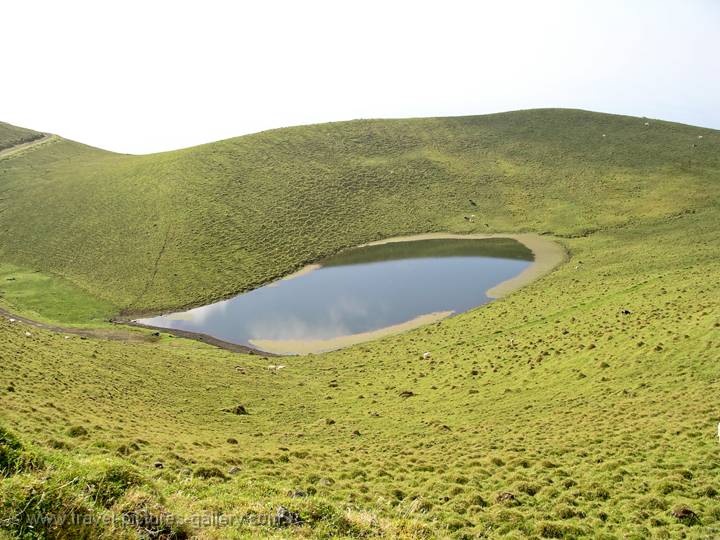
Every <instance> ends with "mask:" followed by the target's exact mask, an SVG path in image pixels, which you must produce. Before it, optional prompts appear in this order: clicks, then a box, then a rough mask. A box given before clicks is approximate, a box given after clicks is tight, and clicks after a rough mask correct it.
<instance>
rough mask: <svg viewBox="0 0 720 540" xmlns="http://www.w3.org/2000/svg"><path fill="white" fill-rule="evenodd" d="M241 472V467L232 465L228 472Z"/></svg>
mask: <svg viewBox="0 0 720 540" xmlns="http://www.w3.org/2000/svg"><path fill="white" fill-rule="evenodd" d="M239 472H240V467H230V470H229V471H228V474H237V473H239Z"/></svg>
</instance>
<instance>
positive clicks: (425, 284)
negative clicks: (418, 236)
mask: <svg viewBox="0 0 720 540" xmlns="http://www.w3.org/2000/svg"><path fill="white" fill-rule="evenodd" d="M532 261H533V254H532V252H531V251H530V249H528V248H527V247H526V246H524V245H523V244H521V243H520V242H517V241H516V240H512V239H507V238H491V239H481V240H476V239H472V240H467V239H431V240H416V241H404V242H391V243H387V244H380V245H372V246H365V247H359V248H354V249H350V250H347V251H344V252H342V253H340V254H339V255H336V256H334V257H331V258H328V259H326V260H323V261H320V263H319V265H320V267H319V268H316V269H313V270H310V271H308V272H304V273H300V274H299V275H297V276H296V277H292V278H291V279H283V280H280V281H277V282H275V283H271V284H269V285H266V286H263V287H260V288H258V289H255V290H253V291H250V292H247V293H243V294H240V295H238V296H236V297H234V298H230V299H228V300H224V301H221V302H216V303H214V304H209V305H207V306H202V307H199V308H195V309H191V310H189V311H185V312H181V313H173V314H169V315H162V316H158V317H152V318H147V319H140V320H139V321H138V322H140V323H143V324H147V325H151V326H157V327H162V328H168V329H180V330H185V331H191V332H198V333H203V334H208V335H210V336H213V337H215V338H218V339H222V340H224V341H229V342H231V343H237V344H241V345H249V346H254V347H256V348H258V349H261V350H266V351H270V352H282V353H302V352H319V351H322V350H330V349H334V348H339V347H341V346H344V345H347V344H349V343H353V342H357V341H363V340H365V339H372V338H373V337H376V336H377V335H380V334H382V332H383V329H389V330H388V331H390V332H392V331H400V330H403V329H405V328H408V327H412V326H414V325H417V323H426V322H429V321H432V320H435V319H438V318H441V317H444V316H447V315H449V314H454V313H460V312H463V311H467V310H468V309H471V308H473V307H475V306H479V305H481V304H484V303H486V302H488V301H490V300H491V299H490V298H489V297H488V296H487V291H488V290H489V289H491V288H493V287H494V286H496V285H498V284H499V283H502V282H503V281H506V280H508V279H511V278H513V277H515V276H516V275H518V274H519V273H520V272H522V271H523V270H524V269H525V268H527V267H528V266H529V265H530V264H531V263H532Z"/></svg>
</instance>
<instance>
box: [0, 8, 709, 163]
mask: <svg viewBox="0 0 720 540" xmlns="http://www.w3.org/2000/svg"><path fill="white" fill-rule="evenodd" d="M200 6H201V5H200V4H198V3H194V2H174V3H171V2H157V3H153V4H152V5H149V6H147V5H143V4H142V3H141V2H137V1H134V0H133V1H130V2H123V3H119V2H108V3H103V4H102V5H99V4H94V3H92V2H86V1H82V2H80V1H75V2H71V3H69V4H63V5H59V4H54V3H51V2H46V1H41V2H37V3H33V4H32V5H28V4H10V5H8V6H6V7H5V20H6V21H7V24H6V25H5V28H4V29H3V34H2V35H1V36H0V45H2V47H3V50H5V51H13V52H12V54H9V55H7V58H5V59H4V60H5V62H4V63H5V66H4V73H5V75H6V80H7V81H9V82H10V84H6V85H4V86H3V87H2V91H1V93H0V96H1V97H2V99H0V121H3V122H9V123H11V124H15V125H19V126H23V127H28V128H32V129H36V130H39V131H47V132H52V133H57V134H59V135H62V136H63V137H66V138H69V139H74V140H77V141H80V142H83V143H86V144H90V145H93V146H98V147H101V148H106V149H108V150H113V151H117V152H128V153H149V152H157V151H164V150H172V149H177V148H182V147H187V146H193V145H196V144H202V143H206V142H211V141H214V140H219V139H225V138H229V137H235V136H239V135H244V134H248V133H254V132H258V131H263V130H267V129H274V128H280V127H285V126H291V125H300V124H313V123H320V122H329V121H342V120H351V119H357V118H409V117H434V116H466V115H478V114H491V113H497V112H505V111H512V110H521V109H533V108H572V109H586V110H592V111H598V112H606V113H612V114H624V115H632V116H646V117H650V118H658V119H661V120H668V121H673V122H681V123H685V124H692V125H697V126H701V127H707V128H713V129H720V107H718V105H719V104H720V98H719V96H720V58H718V55H717V54H716V53H717V51H718V50H720V33H718V32H717V31H716V29H717V28H718V24H719V23H720V4H718V3H716V2H712V1H711V0H694V1H691V2H674V1H655V2H652V1H648V0H641V1H638V2H633V3H632V4H629V5H628V4H626V3H623V2H620V1H610V2H604V3H602V4H597V5H588V4H584V3H578V2H572V1H565V0H563V1H555V2H550V3H543V4H542V5H541V4H538V3H533V2H526V1H518V0H516V1H512V2H502V3H499V2H472V3H471V2H449V3H447V2H446V3H443V4H442V5H441V4H438V3H432V2H412V3H405V2H398V3H393V4H391V5H386V4H383V3H381V2H362V3H358V2H351V3H345V4H335V3H331V2H313V3H309V4H306V5H298V4H294V3H289V2H281V1H274V2H265V3H263V4H262V5H237V4H234V3H230V2H210V3H207V2H205V3H203V4H202V9H200ZM208 6H209V7H210V9H208ZM38 14H42V15H43V16H42V17H38V16H37V15H38ZM60 20H62V21H63V22H64V24H63V25H62V26H60V25H58V24H57V21H60ZM58 81H62V83H59V82H58Z"/></svg>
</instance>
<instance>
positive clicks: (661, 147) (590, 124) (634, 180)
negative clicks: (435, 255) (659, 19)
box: [0, 110, 720, 538]
mask: <svg viewBox="0 0 720 540" xmlns="http://www.w3.org/2000/svg"><path fill="white" fill-rule="evenodd" d="M645 122H646V121H645V120H642V119H637V118H628V117H616V116H609V115H601V114H595V113H587V112H583V111H557V110H542V111H523V112H518V113H506V114H500V115H490V116H485V117H473V118H453V119H418V120H402V121H358V122H349V123H340V124H328V125H320V126H306V127H300V128H291V129H288V130H277V131H271V132H267V133H262V134H258V135H253V136H249V137H241V138H238V139H232V140H229V141H222V142H219V143H213V144H210V145H205V146H201V147H197V148H191V149H186V150H180V151H177V152H170V153H165V154H158V155H151V156H120V155H116V154H111V153H107V152H103V151H100V150H96V149H92V148H89V147H86V146H83V145H80V144H77V143H73V142H69V141H63V140H54V141H53V142H48V143H47V144H44V145H43V146H41V147H37V148H35V149H34V150H32V151H28V152H24V153H22V154H17V155H15V156H14V157H12V158H11V159H4V160H0V189H2V190H3V192H4V193H6V194H5V195H3V198H4V199H5V200H3V201H2V203H3V205H4V206H3V208H4V210H3V211H2V212H0V220H1V221H0V223H1V226H2V230H3V235H2V237H1V238H0V246H2V248H1V249H2V256H3V261H4V262H3V264H11V265H14V267H15V268H16V269H21V268H24V269H26V272H28V273H27V274H23V273H20V272H19V270H18V272H16V273H17V275H18V276H19V277H18V279H17V280H16V281H9V282H7V283H6V284H4V285H3V286H2V289H3V291H5V292H6V293H7V291H12V290H13V289H12V287H14V286H15V285H13V284H15V283H17V281H21V282H22V281H23V280H25V279H29V278H27V277H23V276H27V275H30V274H32V270H41V272H40V274H42V275H46V276H47V278H48V279H49V280H53V279H57V280H59V281H58V282H59V283H62V285H63V287H65V289H62V290H63V291H64V292H63V293H62V294H60V295H58V294H54V295H47V294H45V293H42V291H47V289H42V290H41V292H40V293H38V294H37V295H35V296H34V297H33V300H32V302H33V309H36V310H37V311H38V312H40V313H42V312H44V311H45V312H50V311H52V312H53V313H54V314H55V315H54V316H55V317H56V318H62V317H63V316H66V315H65V314H64V310H63V306H64V305H68V302H66V303H65V304H63V301H60V300H57V298H58V296H61V297H62V298H66V297H67V295H69V296H71V297H73V298H80V300H77V301H76V302H74V303H72V302H71V303H70V304H72V305H76V304H77V305H79V306H81V307H86V306H88V305H90V301H91V300H90V299H92V301H93V302H96V303H95V304H94V306H95V307H94V311H93V312H94V313H101V312H111V311H112V310H114V309H123V308H124V309H157V308H160V307H163V306H176V305H180V304H184V303H195V302H201V301H203V300H205V299H207V298H215V297H218V296H223V295H226V294H229V293H231V292H233V291H235V290H239V289H242V288H245V287H249V286H252V284H254V283H257V282H261V281H264V280H267V279H269V278H270V277H273V276H275V275H277V274H279V273H283V272H286V271H289V270H291V269H293V268H295V267H296V266H298V265H300V264H302V263H303V262H305V261H307V260H311V259H314V258H316V257H317V256H320V255H325V254H328V253H330V252H332V251H334V250H337V249H338V248H340V247H342V246H346V245H352V244H356V243H361V242H365V241H368V240H372V239H376V238H378V237H379V236H394V235H398V234H403V233H410V232H427V231H433V230H449V231H452V232H485V231H488V230H497V231H521V230H527V231H534V232H551V233H552V234H554V235H555V236H556V237H557V238H558V240H559V241H560V242H562V243H563V245H564V246H565V247H566V248H567V249H568V250H569V252H570V253H571V255H572V259H571V261H570V262H569V263H568V264H565V265H564V266H562V267H560V268H558V269H557V270H556V271H555V272H553V273H552V274H550V275H548V276H546V277H544V278H542V279H541V280H539V281H537V282H534V283H532V284H530V285H529V286H527V287H525V288H523V289H521V290H519V291H517V292H515V293H513V294H512V295H510V296H509V297H507V298H505V299H503V300H500V301H497V302H493V303H491V304H489V305H487V306H484V307H482V308H479V309H476V310H473V311H470V312H468V313H465V314H462V315H460V316H458V317H455V318H452V319H448V320H445V321H442V322H440V323H438V324H434V325H431V326H428V327H425V328H421V329H418V330H416V331H413V332H410V333H407V334H403V335H398V336H394V337H390V338H386V339H383V340H380V341H377V342H372V343H367V344H364V345H361V346H355V347H352V348H349V349H346V350H342V351H337V352H334V353H329V354H324V355H318V356H311V357H304V358H287V359H283V364H285V366H286V367H285V368H284V369H282V370H280V371H276V370H269V369H267V366H268V364H271V363H274V362H273V361H271V360H269V359H263V358H259V357H253V356H243V355H233V354H231V353H229V352H227V351H223V350H218V349H214V348H211V347H208V346H206V345H203V344H200V343H196V342H192V341H187V340H182V339H174V338H169V337H167V336H163V337H162V338H161V339H160V340H158V341H157V342H155V343H141V342H132V343H123V342H117V341H102V340H92V339H89V340H83V339H81V338H78V337H74V336H73V337H69V339H66V338H65V336H63V335H60V334H56V333H50V332H45V331H42V330H36V329H28V328H27V327H26V326H24V325H19V324H18V323H17V322H15V323H11V322H9V321H7V320H6V319H4V318H3V319H2V320H0V356H1V357H2V360H3V361H2V362H0V377H1V378H2V379H1V380H2V381H3V384H2V385H0V405H1V406H0V422H2V423H4V424H5V425H6V426H7V427H9V428H11V429H12V430H14V431H15V432H17V434H19V436H20V439H21V442H20V443H17V444H16V443H13V442H12V441H10V439H9V438H8V437H5V436H4V435H3V433H0V468H1V472H2V474H3V475H5V476H7V478H5V479H4V480H2V481H0V517H1V516H14V518H13V519H6V520H4V521H3V520H2V519H0V531H1V530H2V529H3V528H4V529H6V530H7V531H8V532H9V534H12V535H21V534H28V535H29V536H30V537H33V535H35V536H37V535H38V534H40V533H38V532H37V531H41V532H42V534H45V535H47V536H50V537H53V536H55V537H61V535H62V534H64V535H65V537H79V536H81V534H86V536H89V537H102V536H104V537H106V538H117V537H122V536H123V535H125V536H127V537H137V536H138V535H139V534H140V533H139V532H138V531H139V528H138V527H133V526H131V525H127V526H125V525H123V526H122V527H120V528H119V529H113V528H111V527H110V528H108V527H107V526H101V525H97V524H95V525H88V526H82V525H74V524H72V523H68V522H65V523H63V524H62V525H57V524H51V525H47V524H46V525H45V526H44V528H38V526H37V524H35V525H34V527H35V528H34V529H30V528H29V526H30V525H31V524H32V518H33V516H36V515H37V514H38V513H39V514H43V515H44V514H45V513H47V512H48V511H53V510H52V509H55V511H61V510H68V509H74V510H77V511H80V512H81V513H87V514H90V515H93V516H96V517H97V516H101V515H103V514H106V513H107V512H112V513H114V514H115V515H135V516H137V515H150V516H153V515H154V516H160V515H162V511H163V509H164V510H169V511H172V512H174V513H175V514H176V515H178V516H181V517H184V518H189V517H191V516H205V517H206V518H207V517H208V516H209V515H211V514H212V515H217V514H223V515H225V516H235V517H237V518H242V519H243V521H242V522H241V523H238V522H236V523H235V525H233V526H229V525H227V524H223V523H219V522H217V521H214V522H212V523H211V524H208V523H205V524H203V523H200V524H199V523H197V521H191V523H190V524H188V525H187V528H188V530H192V532H194V533H196V534H198V535H199V536H200V537H202V538H217V537H221V538H255V537H258V536H267V537H291V536H299V537H303V536H312V537H330V536H333V537H374V536H381V535H384V536H385V537H390V538H392V537H400V538H438V537H439V538H446V537H454V538H473V537H493V538H494V537H508V538H563V537H564V538H581V537H586V538H648V537H657V538H680V537H686V538H704V537H707V536H708V535H710V534H711V533H712V531H713V529H714V528H716V527H718V526H720V499H719V498H718V493H719V492H720V484H718V478H720V447H719V446H718V441H717V422H718V419H719V418H718V414H719V413H718V411H720V367H719V366H718V363H717V359H718V354H719V353H720V318H719V317H718V313H720V295H718V294H717V293H718V291H717V283H718V282H720V259H719V258H718V252H717V246H718V242H719V241H720V238H719V236H720V232H719V231H720V205H719V204H718V194H719V190H720V174H719V173H720V166H719V165H720V164H719V161H718V159H719V156H720V153H718V147H719V144H720V133H718V132H714V131H711V130H706V129H699V128H693V127H690V126H681V125H677V124H669V123H664V122H659V121H649V124H650V125H649V126H646V125H645ZM603 134H605V137H603V136H602V135H603ZM699 136H702V138H698V137H699ZM693 145H695V146H693ZM471 199H472V201H473V203H474V205H473V204H472V203H470V200H471ZM470 213H473V214H476V215H477V216H478V219H477V220H476V221H475V222H472V223H470V222H467V221H466V220H464V219H463V216H464V215H467V214H470ZM6 233H7V234H6ZM5 261H7V263H5ZM175 274H177V275H175ZM14 275H15V274H13V276H14ZM151 278H152V279H151ZM38 279H39V278H38ZM17 287H18V289H17V290H16V292H15V293H13V294H14V296H13V301H15V302H17V306H20V307H22V306H23V305H27V302H28V301H29V300H28V297H27V295H24V294H22V293H24V292H26V290H27V289H23V284H22V283H20V285H18V286H17ZM73 295H75V296H73ZM4 301H8V298H7V294H6V298H5V299H4ZM53 302H55V303H58V302H59V304H60V305H59V306H55V308H53V309H51V308H52V304H53ZM48 310H49V311H48ZM75 317H76V320H77V321H81V320H82V318H83V313H82V309H80V308H78V310H77V312H76V315H75ZM28 330H30V331H29V334H30V335H28V334H27V333H26V332H28ZM425 351H430V352H431V353H432V359H431V360H430V361H427V360H423V359H421V355H422V353H423V352H425ZM408 392H410V393H411V394H410V395H409V394H408ZM408 395H409V397H407V396H408ZM237 405H243V406H244V407H245V408H246V410H247V412H248V413H249V414H247V415H236V414H233V413H232V412H227V411H228V410H232V409H233V408H235V407H237ZM3 437H5V438H3ZM7 441H10V442H7ZM18 445H22V448H20V447H19V446H18ZM3 452H4V453H3ZM7 456H10V457H9V458H8V457H7ZM3 460H4V461H3ZM158 464H161V465H162V467H160V466H159V465H158ZM280 505H282V506H285V507H287V508H288V509H289V510H291V511H293V512H297V513H298V514H299V517H300V518H301V519H302V520H303V524H302V525H293V526H288V527H283V526H281V525H282V523H275V522H271V523H270V524H268V523H267V521H265V522H263V518H266V516H267V515H271V516H275V515H276V513H277V508H278V506H280ZM48 508H50V510H48ZM143 512H145V513H146V514H143ZM164 519H167V518H164ZM263 523H265V524H263ZM153 526H154V527H156V529H155V530H156V532H157V531H160V532H163V533H164V534H166V535H168V536H169V537H173V536H171V535H174V537H175V538H182V537H183V533H184V532H187V530H186V529H182V528H178V527H175V528H173V527H171V526H170V525H169V524H168V523H167V522H164V521H162V519H161V520H160V521H159V524H158V523H155V524H154V525H153ZM83 527H86V528H85V529H83ZM88 527H89V529H88ZM33 531H35V532H33ZM1 534H2V533H1V532H0V535H1Z"/></svg>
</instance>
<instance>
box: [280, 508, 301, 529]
mask: <svg viewBox="0 0 720 540" xmlns="http://www.w3.org/2000/svg"><path fill="white" fill-rule="evenodd" d="M301 523H302V518H301V517H300V514H298V513H297V512H292V511H290V510H288V509H287V508H285V507H284V506H280V507H278V509H277V512H276V513H275V525H276V526H278V527H289V526H291V525H300V524H301Z"/></svg>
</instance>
